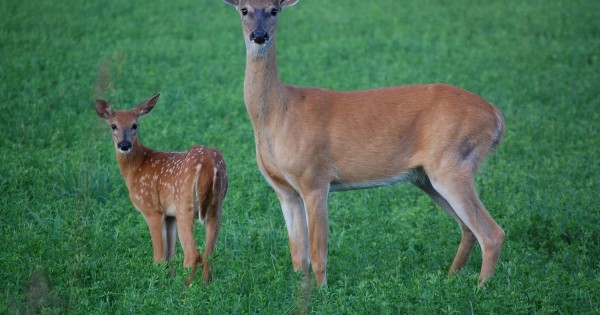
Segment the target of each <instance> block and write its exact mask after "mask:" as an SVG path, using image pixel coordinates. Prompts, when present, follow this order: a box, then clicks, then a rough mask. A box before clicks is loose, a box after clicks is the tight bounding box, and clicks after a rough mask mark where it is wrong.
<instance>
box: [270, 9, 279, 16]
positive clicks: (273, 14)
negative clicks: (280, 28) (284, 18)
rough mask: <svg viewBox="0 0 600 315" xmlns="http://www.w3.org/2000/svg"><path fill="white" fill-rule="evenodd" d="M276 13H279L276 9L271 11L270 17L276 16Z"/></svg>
mask: <svg viewBox="0 0 600 315" xmlns="http://www.w3.org/2000/svg"><path fill="white" fill-rule="evenodd" d="M277 13H279V10H277V9H273V10H271V15H272V16H277Z"/></svg>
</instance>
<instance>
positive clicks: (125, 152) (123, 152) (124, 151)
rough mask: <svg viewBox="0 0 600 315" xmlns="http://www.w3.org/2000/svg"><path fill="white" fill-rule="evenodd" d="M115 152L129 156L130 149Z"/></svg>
mask: <svg viewBox="0 0 600 315" xmlns="http://www.w3.org/2000/svg"><path fill="white" fill-rule="evenodd" d="M117 152H119V153H121V154H129V152H131V149H127V150H122V149H117Z"/></svg>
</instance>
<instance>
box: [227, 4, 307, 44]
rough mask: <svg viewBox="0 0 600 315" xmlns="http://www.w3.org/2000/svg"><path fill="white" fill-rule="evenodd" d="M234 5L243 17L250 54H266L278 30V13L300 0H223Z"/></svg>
mask: <svg viewBox="0 0 600 315" xmlns="http://www.w3.org/2000/svg"><path fill="white" fill-rule="evenodd" d="M223 1H225V3H227V4H230V5H232V6H234V7H235V8H236V9H237V10H238V12H239V13H240V16H241V18H242V31H243V33H244V39H245V41H246V49H247V51H248V53H249V54H251V53H261V54H264V52H265V51H266V48H268V47H269V46H270V45H271V43H272V42H273V40H272V39H273V38H274V37H275V32H276V31H277V15H278V14H279V12H281V10H283V9H284V8H285V7H289V6H292V5H294V4H296V3H298V1H300V0H223Z"/></svg>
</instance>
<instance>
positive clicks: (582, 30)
mask: <svg viewBox="0 0 600 315" xmlns="http://www.w3.org/2000/svg"><path fill="white" fill-rule="evenodd" d="M0 11H1V12H2V13H3V14H2V16H3V17H2V19H0V55H1V56H2V58H0V126H1V127H2V136H1V137H0V149H1V154H0V194H1V197H0V240H1V242H0V279H1V280H0V313H1V314H17V313H45V314H56V313H70V314H88V313H92V314H104V313H109V314H113V313H116V314H123V313H133V314H152V313H167V312H170V313H188V314H192V313H193V314H202V313H223V314H240V313H260V314H282V313H283V314H285V313H305V312H306V313H318V314H336V313H340V314H365V313H372V314H386V313H392V314H398V313H400V314H403V313H411V314H412V313H423V314H434V313H436V314H439V313H451V314H455V313H458V314H464V313H476V314H488V313H495V314H507V313H517V314H525V313H536V314H548V313H552V314H555V313H564V314H584V313H596V314H597V313H600V302H599V301H600V299H599V295H598V292H600V274H599V271H600V263H599V261H600V207H599V204H600V197H599V192H600V163H599V162H598V161H599V159H598V155H599V153H600V149H599V148H600V97H599V95H600V94H599V91H600V90H599V87H600V86H599V85H598V83H599V82H600V66H599V63H600V24H598V21H599V20H600V2H598V1H566V0H556V1H536V0H534V1H521V2H513V3H507V2H502V1H486V2H481V1H473V0H457V1H440V0H437V1H435V0H424V1H404V2H398V1H392V0H387V1H377V2H370V1H359V0H352V1H343V2H339V1H338V2H335V1H308V0H305V1H302V2H301V3H300V4H298V5H297V6H295V7H292V8H289V9H286V10H285V11H284V12H283V13H282V15H281V16H280V26H279V34H278V35H279V39H278V53H279V68H280V69H279V70H280V74H281V77H282V78H283V80H285V81H286V82H289V83H293V84H298V85H309V86H321V87H328V88H334V89H344V90H350V89H357V88H369V87H376V86H389V85H399V84H409V83H426V82H447V83H451V84H454V85H458V86H461V87H463V88H465V89H468V90H471V91H473V92H475V93H478V94H480V95H482V96H483V97H485V98H486V99H488V100H490V101H491V102H493V103H494V104H496V105H497V106H498V107H499V108H500V110H501V111H502V112H503V113H504V115H505V119H506V125H507V130H506V136H505V139H504V141H503V143H502V144H501V145H500V148H499V149H498V150H497V152H496V153H495V154H494V155H493V156H492V157H491V158H490V159H489V160H488V161H487V163H486V164H485V165H484V167H483V168H482V170H481V171H480V173H479V176H478V177H477V185H478V188H479V192H480V196H481V198H482V200H483V202H484V203H485V204H486V206H487V208H488V209H489V210H490V212H491V213H492V215H493V216H494V218H495V219H496V220H497V221H498V223H499V224H500V225H501V226H502V227H503V228H504V229H505V231H506V234H507V240H506V243H505V246H504V248H503V253H502V257H501V261H500V263H499V265H498V267H497V272H496V275H495V276H494V277H493V278H492V279H491V280H490V281H489V284H488V285H487V286H486V287H485V288H484V289H480V288H478V287H477V285H476V283H477V274H478V270H479V266H480V263H481V257H480V256H481V255H480V251H479V249H476V250H475V251H474V253H473V255H472V257H471V259H470V261H469V263H468V265H467V267H466V269H465V270H464V271H463V272H461V273H459V274H458V275H456V276H454V277H450V278H448V277H446V275H445V274H446V271H447V269H448V268H449V266H450V264H451V261H452V258H453V257H454V253H455V250H456V248H457V246H458V243H459V240H460V232H459V229H458V227H457V226H456V223H455V222H454V221H453V220H452V218H451V217H450V216H448V215H446V214H445V213H443V211H441V210H440V209H438V208H437V207H436V206H435V205H434V204H433V203H432V202H431V201H430V200H429V199H428V198H427V197H426V196H425V195H423V194H421V193H420V192H419V191H417V189H415V188H413V187H411V186H409V185H398V186H393V187H385V188H379V189H372V190H362V191H353V192H345V193H334V194H332V195H331V196H330V202H329V213H330V242H329V255H330V260H329V268H328V279H329V285H328V287H326V288H312V287H311V288H308V289H303V288H302V287H301V286H300V283H301V276H300V275H299V274H296V273H294V272H293V271H292V267H291V261H290V257H289V251H288V244H287V233H286V230H285V224H284V221H283V216H282V215H281V212H280V210H279V204H278V202H277V199H276V197H275V194H274V193H273V191H272V190H271V188H269V187H268V185H267V184H266V182H265V181H264V180H263V179H262V177H261V175H260V173H259V172H258V170H257V167H256V162H255V158H254V142H253V132H252V126H251V125H250V120H249V119H248V117H247V114H246V110H245V107H244V104H243V95H242V81H243V74H244V66H245V59H244V53H245V50H244V44H243V40H242V37H241V29H240V23H239V18H238V15H237V13H236V12H235V11H234V10H233V9H232V8H231V7H229V6H226V5H225V4H223V2H222V1H220V0H211V1H191V0H183V1H165V0H161V1H152V2H147V1H139V0H134V1H122V0H117V1H110V2H108V1H106V2H104V1H96V2H89V1H88V2H86V4H84V3H83V2H81V1H62V2H58V1H31V0H23V1H14V0H8V1H2V2H1V3H0ZM157 92H160V93H161V95H162V97H161V100H160V102H159V104H158V106H157V108H156V109H155V110H154V111H153V113H152V114H151V115H149V116H147V117H145V118H144V120H143V122H142V124H141V130H140V133H141V139H142V141H143V142H144V143H145V144H146V145H148V146H150V147H153V148H156V149H165V150H167V149H168V150H184V149H187V148H188V147H190V146H191V145H192V144H194V143H202V144H205V145H210V146H216V147H218V148H220V149H221V151H222V152H223V154H224V155H225V158H226V161H227V163H228V171H229V177H230V190H229V194H228V196H227V199H226V202H225V210H224V211H225V212H224V217H223V225H222V233H221V236H220V238H219V243H218V246H217V251H216V256H215V257H214V258H213V263H214V266H215V274H214V282H213V283H212V284H211V285H210V286H208V287H203V286H202V285H200V284H199V283H198V282H197V283H196V284H195V285H193V286H192V287H191V288H189V289H184V288H183V282H184V280H185V277H186V271H185V270H184V268H183V267H181V266H180V265H181V263H182V260H183V254H182V251H181V249H180V248H179V249H178V253H177V256H176V259H175V264H176V265H177V275H176V277H175V278H174V279H171V278H168V277H167V275H168V273H167V272H166V270H165V269H164V266H157V265H154V264H153V262H152V254H151V252H152V250H151V242H150V236H149V233H148V231H147V227H146V225H145V222H144V220H143V218H142V216H141V215H140V214H139V213H137V212H136V211H135V210H134V208H133V206H132V205H131V204H130V202H129V200H128V197H127V189H126V187H125V184H124V182H123V180H122V178H121V176H120V174H119V171H118V167H117V165H116V161H115V158H114V150H113V148H112V143H111V140H110V136H109V131H108V127H107V126H106V125H105V123H104V122H102V121H100V119H98V118H97V117H96V114H95V112H94V110H93V100H94V99H95V98H97V97H103V98H105V99H107V100H109V101H110V102H112V103H114V104H117V107H120V108H125V107H130V106H133V105H135V104H137V103H138V102H139V101H141V100H142V99H145V98H147V97H150V96H151V95H154V94H155V93H157ZM196 231H197V237H196V238H197V241H198V242H199V243H201V242H203V237H204V236H203V233H204V232H203V228H202V227H200V226H197V228H196Z"/></svg>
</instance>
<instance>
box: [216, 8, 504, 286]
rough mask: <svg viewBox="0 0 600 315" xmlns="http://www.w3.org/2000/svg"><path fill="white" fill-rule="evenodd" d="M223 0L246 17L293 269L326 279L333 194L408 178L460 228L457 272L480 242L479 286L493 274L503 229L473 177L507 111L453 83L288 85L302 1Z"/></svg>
mask: <svg viewBox="0 0 600 315" xmlns="http://www.w3.org/2000/svg"><path fill="white" fill-rule="evenodd" d="M224 1H225V2H226V3H228V4H231V5H233V6H235V7H236V9H237V10H238V11H239V13H240V15H241V19H242V30H243V34H244V39H245V43H246V75H245V79H244V99H245V102H246V108H247V111H248V113H249V115H250V119H251V120H252V125H253V126H254V135H255V142H256V158H257V161H258V166H259V168H260V171H261V172H262V174H263V176H264V177H265V178H266V180H267V182H268V183H269V184H270V185H271V186H272V187H273V189H274V190H275V192H276V193H277V196H278V198H279V201H280V202H281V208H282V211H283V215H284V218H285V222H286V226H287V230H288V236H289V242H290V252H291V257H292V263H293V266H294V269H295V270H297V271H298V270H301V271H303V272H304V273H305V275H307V274H308V265H309V260H310V262H311V264H312V269H313V272H314V274H315V277H316V280H317V283H318V284H326V282H327V275H326V265H327V226H328V218H327V196H328V193H329V191H334V190H346V189H357V188H367V187H375V186H381V185H389V184H392V183H396V182H398V181H400V180H408V181H410V182H412V183H413V184H415V185H416V186H417V187H419V188H420V189H422V190H423V191H425V192H426V193H427V194H428V195H429V196H430V197H431V198H432V199H433V200H434V201H435V202H436V203H437V204H438V205H439V206H440V207H441V208H442V209H444V210H445V211H446V212H448V213H449V214H450V215H451V216H452V217H454V219H456V221H457V222H458V223H459V225H460V228H461V230H462V239H461V243H460V246H459V248H458V253H457V254H456V257H455V258H454V261H453V263H452V266H451V267H450V273H453V272H455V271H457V270H459V269H461V268H462V267H463V266H464V265H465V263H466V261H467V259H468V257H469V255H470V253H471V250H472V248H473V245H474V243H475V240H477V241H478V242H479V245H480V246H481V248H482V254H483V262H482V266H481V273H480V275H479V278H480V283H481V284H483V283H484V282H485V281H486V280H487V279H488V277H490V276H491V275H493V273H494V268H495V265H496V263H497V261H498V258H499V255H500V250H501V247H502V244H503V242H504V231H503V230H502V229H501V228H500V226H499V225H498V224H496V222H495V221H494V220H493V219H492V217H491V216H490V215H489V214H488V212H487V210H486V209H485V208H484V207H483V205H482V204H481V202H480V200H479V197H478V195H477V192H476V191H475V186H474V179H473V178H474V176H475V172H476V170H477V168H478V166H479V165H480V164H481V162H482V161H483V159H484V158H485V156H486V155H488V154H489V153H490V152H491V151H492V150H493V149H494V148H495V147H496V146H497V145H498V143H499V142H500V140H501V138H502V136H503V133H504V122H503V119H502V115H501V114H500V112H499V111H498V110H497V109H496V108H495V107H494V106H493V105H491V104H490V103H488V102H487V101H485V100H484V99H482V98H481V97H479V96H477V95H475V94H472V93H470V92H467V91H465V90H462V89H460V88H457V87H454V86H450V85H446V84H428V85H409V86H398V87H388V88H380V89H372V90H362V91H353V92H339V91H331V90H326V89H320V88H306V87H295V86H291V85H286V84H284V83H282V82H281V81H280V79H279V76H278V74H277V63H276V53H275V52H276V50H275V39H276V30H277V17H278V14H279V13H280V12H281V10H283V9H284V8H286V7H289V6H292V5H294V4H296V3H298V1H299V0H224Z"/></svg>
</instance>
